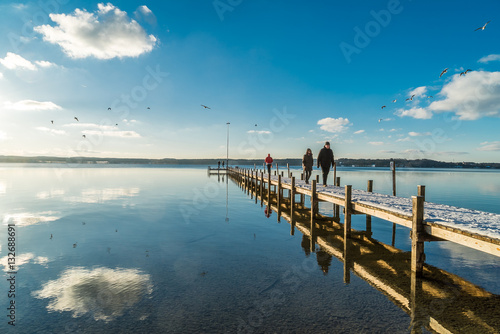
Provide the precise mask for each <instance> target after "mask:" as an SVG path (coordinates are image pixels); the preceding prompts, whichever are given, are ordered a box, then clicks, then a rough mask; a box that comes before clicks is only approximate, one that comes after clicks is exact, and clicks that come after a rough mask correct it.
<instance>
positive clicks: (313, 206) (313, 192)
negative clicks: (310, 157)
mask: <svg viewBox="0 0 500 334" xmlns="http://www.w3.org/2000/svg"><path fill="white" fill-rule="evenodd" d="M316 202H317V197H316V180H312V183H311V251H314V250H315V249H316V246H315V245H314V241H315V240H314V237H315V234H316V233H315V232H316V231H315V226H314V217H315V216H316V212H317V211H316V207H317V206H316Z"/></svg>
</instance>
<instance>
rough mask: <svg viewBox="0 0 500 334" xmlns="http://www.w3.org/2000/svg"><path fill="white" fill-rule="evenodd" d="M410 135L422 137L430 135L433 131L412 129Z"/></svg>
mask: <svg viewBox="0 0 500 334" xmlns="http://www.w3.org/2000/svg"><path fill="white" fill-rule="evenodd" d="M408 135H409V136H411V137H420V136H430V135H431V133H430V132H424V133H422V132H413V131H410V132H408Z"/></svg>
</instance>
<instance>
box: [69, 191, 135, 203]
mask: <svg viewBox="0 0 500 334" xmlns="http://www.w3.org/2000/svg"><path fill="white" fill-rule="evenodd" d="M139 191H140V189H139V188H104V189H86V190H83V191H82V194H81V196H72V197H66V198H65V199H66V200H67V201H70V202H77V203H100V202H104V201H112V200H116V199H121V198H124V197H134V196H137V195H138V194H139Z"/></svg>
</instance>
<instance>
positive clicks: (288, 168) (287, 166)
mask: <svg viewBox="0 0 500 334" xmlns="http://www.w3.org/2000/svg"><path fill="white" fill-rule="evenodd" d="M286 169H287V170H288V174H287V175H288V177H291V176H290V166H289V165H288V162H287V163H286Z"/></svg>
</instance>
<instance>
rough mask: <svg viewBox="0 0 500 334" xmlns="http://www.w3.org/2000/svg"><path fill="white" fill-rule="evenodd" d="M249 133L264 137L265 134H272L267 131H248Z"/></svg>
mask: <svg viewBox="0 0 500 334" xmlns="http://www.w3.org/2000/svg"><path fill="white" fill-rule="evenodd" d="M247 133H256V134H258V135H263V134H266V135H268V134H271V131H267V130H249V131H247Z"/></svg>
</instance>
